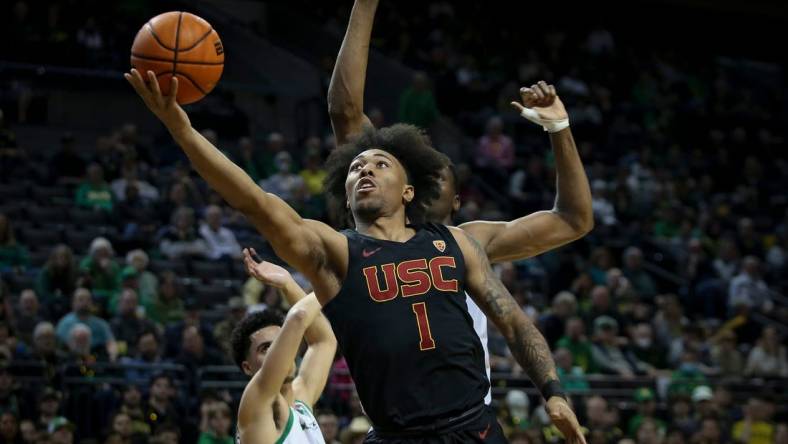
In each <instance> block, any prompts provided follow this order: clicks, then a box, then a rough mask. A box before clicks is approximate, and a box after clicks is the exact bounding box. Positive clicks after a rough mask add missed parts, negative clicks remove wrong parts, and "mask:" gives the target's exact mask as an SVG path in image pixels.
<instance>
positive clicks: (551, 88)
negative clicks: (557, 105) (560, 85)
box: [548, 85, 558, 96]
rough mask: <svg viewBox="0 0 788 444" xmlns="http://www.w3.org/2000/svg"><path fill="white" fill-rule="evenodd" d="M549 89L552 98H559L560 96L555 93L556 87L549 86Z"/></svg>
mask: <svg viewBox="0 0 788 444" xmlns="http://www.w3.org/2000/svg"><path fill="white" fill-rule="evenodd" d="M548 88H549V89H550V95H551V96H557V95H558V93H557V92H556V91H555V86H554V85H549V86H548Z"/></svg>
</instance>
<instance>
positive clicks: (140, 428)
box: [118, 384, 151, 437]
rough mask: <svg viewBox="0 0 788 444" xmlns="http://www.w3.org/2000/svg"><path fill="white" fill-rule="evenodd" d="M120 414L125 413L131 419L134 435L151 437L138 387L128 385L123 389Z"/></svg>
mask: <svg viewBox="0 0 788 444" xmlns="http://www.w3.org/2000/svg"><path fill="white" fill-rule="evenodd" d="M118 413H125V414H126V415H128V416H129V418H131V429H132V431H133V433H134V434H139V435H142V436H145V437H147V436H149V435H150V433H151V428H150V425H148V418H147V417H146V416H145V409H144V408H143V406H142V393H141V392H140V388H139V387H138V386H137V385H135V384H127V385H124V386H123V387H122V392H121V405H120V407H119V408H118Z"/></svg>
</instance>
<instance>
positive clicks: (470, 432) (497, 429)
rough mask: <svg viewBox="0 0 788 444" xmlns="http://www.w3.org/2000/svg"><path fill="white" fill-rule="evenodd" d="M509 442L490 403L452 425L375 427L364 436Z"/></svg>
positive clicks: (394, 443) (434, 442)
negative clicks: (419, 428) (415, 429)
mask: <svg viewBox="0 0 788 444" xmlns="http://www.w3.org/2000/svg"><path fill="white" fill-rule="evenodd" d="M508 442H509V441H507V440H506V436H504V434H503V429H501V425H500V424H498V418H497V417H496V415H495V411H494V410H493V409H492V407H490V406H484V407H483V408H481V409H480V410H479V412H478V413H477V414H475V415H473V416H472V417H471V418H469V419H468V420H465V421H462V423H460V424H453V425H451V426H449V427H442V428H438V429H437V430H431V431H419V432H404V433H380V432H377V431H375V430H374V429H373V430H370V432H369V433H368V434H367V437H366V438H365V439H364V443H365V444H461V443H484V444H505V443H508Z"/></svg>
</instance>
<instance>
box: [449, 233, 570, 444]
mask: <svg viewBox="0 0 788 444" xmlns="http://www.w3.org/2000/svg"><path fill="white" fill-rule="evenodd" d="M452 234H453V235H454V238H455V239H456V240H457V243H458V244H459V246H460V249H461V250H462V253H463V257H464V259H465V267H466V281H465V282H466V286H467V290H468V293H469V294H470V296H471V298H473V300H474V301H475V302H476V304H477V305H478V306H479V308H481V309H482V311H483V312H484V314H485V315H487V317H488V318H490V319H491V320H492V321H493V322H494V323H495V325H496V326H497V327H498V330H499V331H500V332H501V334H502V335H503V337H504V338H506V342H507V344H508V345H509V349H510V350H511V352H512V355H513V356H514V357H515V359H516V360H517V363H518V364H520V366H521V367H522V368H523V369H524V370H525V372H526V373H527V374H528V377H529V378H531V381H532V382H533V383H534V385H535V386H536V387H537V388H538V389H540V391H541V392H542V394H543V395H545V396H546V397H548V399H547V413H548V414H549V415H550V418H551V420H552V421H553V423H554V424H555V425H556V427H558V429H559V430H560V431H561V433H563V435H564V437H566V439H567V442H569V443H583V444H585V438H584V437H583V432H582V430H581V428H580V424H579V423H578V422H577V417H576V416H575V414H574V412H573V411H572V409H571V407H569V404H568V402H567V400H566V399H564V398H563V397H561V396H550V395H549V392H548V388H549V387H553V386H555V384H556V383H557V382H558V373H557V372H556V370H555V362H554V361H553V356H552V354H551V353H550V347H549V346H548V345H547V341H546V340H545V338H544V336H542V333H541V332H540V331H539V330H538V329H537V328H536V326H535V325H534V323H533V322H531V319H530V318H528V316H527V315H526V314H525V312H524V311H523V310H522V309H521V308H520V306H519V305H518V304H517V302H516V301H515V300H514V298H513V297H512V295H511V294H510V293H509V290H507V289H506V287H505V286H504V285H503V283H502V282H501V280H500V279H499V278H498V277H497V276H496V275H495V273H494V272H493V270H492V268H491V267H490V262H489V260H488V259H487V254H486V253H485V251H484V250H483V249H482V247H481V246H480V245H479V243H478V242H476V241H475V240H474V239H473V238H472V237H470V236H469V235H468V234H467V233H465V232H463V231H462V230H461V229H459V228H452Z"/></svg>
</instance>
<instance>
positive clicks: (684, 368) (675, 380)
mask: <svg viewBox="0 0 788 444" xmlns="http://www.w3.org/2000/svg"><path fill="white" fill-rule="evenodd" d="M704 370H705V367H704V365H703V363H701V362H700V361H699V360H698V353H697V351H695V350H693V349H687V350H684V352H683V353H682V354H681V361H680V363H679V365H678V367H677V368H676V370H675V371H674V372H673V373H672V374H671V376H670V385H669V386H668V393H669V394H670V395H676V396H679V397H682V396H683V397H686V398H689V397H690V395H691V394H692V391H693V390H695V387H698V386H699V385H706V384H707V381H706V376H705V374H704Z"/></svg>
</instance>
